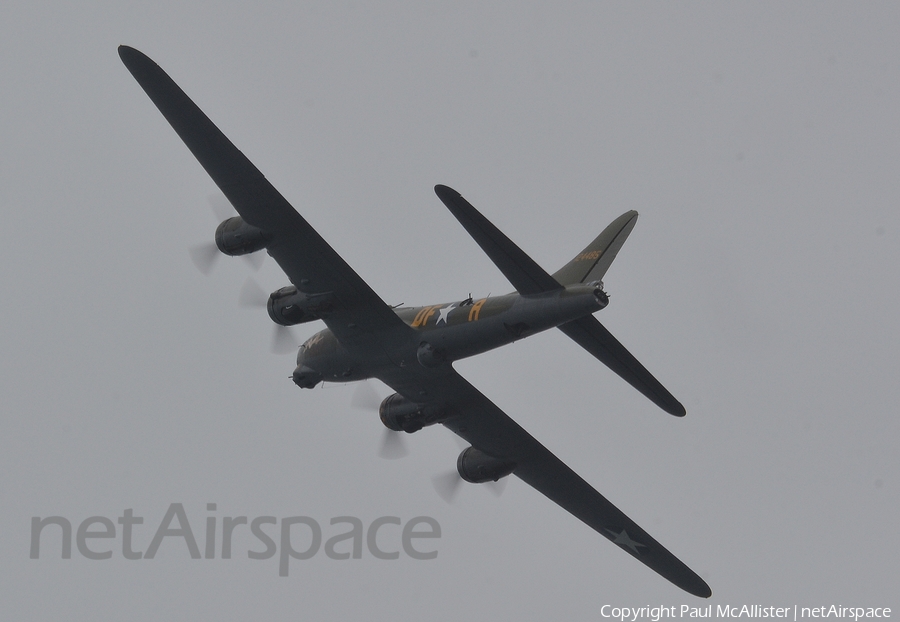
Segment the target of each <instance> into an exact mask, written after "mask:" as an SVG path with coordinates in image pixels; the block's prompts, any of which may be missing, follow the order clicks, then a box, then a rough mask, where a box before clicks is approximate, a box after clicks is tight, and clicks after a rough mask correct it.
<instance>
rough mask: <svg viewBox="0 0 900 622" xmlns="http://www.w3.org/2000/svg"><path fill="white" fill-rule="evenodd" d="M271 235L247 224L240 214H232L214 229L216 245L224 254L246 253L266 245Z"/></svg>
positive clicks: (233, 255)
mask: <svg viewBox="0 0 900 622" xmlns="http://www.w3.org/2000/svg"><path fill="white" fill-rule="evenodd" d="M271 239H272V236H271V235H269V234H268V233H265V232H264V231H263V230H262V229H258V228H257V227H254V226H253V225H248V224H247V223H245V222H244V219H243V218H241V217H240V216H232V217H231V218H228V219H227V220H223V221H222V223H221V224H220V225H219V226H218V228H217V229H216V246H217V247H218V248H219V250H220V251H222V252H223V253H225V254H226V255H231V256H232V257H235V256H237V255H247V254H249V253H253V252H256V251H258V250H261V249H263V248H265V247H266V244H268V243H269V240H271Z"/></svg>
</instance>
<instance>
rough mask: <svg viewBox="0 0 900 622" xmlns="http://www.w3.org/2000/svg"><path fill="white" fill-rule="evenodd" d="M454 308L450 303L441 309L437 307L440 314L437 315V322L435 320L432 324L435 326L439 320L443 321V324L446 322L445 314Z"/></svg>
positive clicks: (448, 313)
mask: <svg viewBox="0 0 900 622" xmlns="http://www.w3.org/2000/svg"><path fill="white" fill-rule="evenodd" d="M455 308H456V307H454V306H453V305H450V306H449V307H444V308H443V309H438V313H440V314H441V315H440V317H438V319H437V322H435V323H434V325H435V326H437V325H438V324H440V323H441V322H443V323H444V324H447V323H448V322H447V316H448V315H450V312H451V311H452V310H453V309H455Z"/></svg>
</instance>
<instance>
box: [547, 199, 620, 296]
mask: <svg viewBox="0 0 900 622" xmlns="http://www.w3.org/2000/svg"><path fill="white" fill-rule="evenodd" d="M637 217H638V213H637V212H636V211H634V210H631V211H630V212H625V213H624V214H622V215H621V216H619V217H618V218H616V219H615V220H614V221H612V222H611V223H609V226H607V227H606V229H604V230H603V232H602V233H601V234H600V235H598V236H597V237H596V238H594V241H593V242H591V243H590V244H588V245H587V247H586V248H585V249H584V250H583V251H581V252H580V253H578V254H577V255H576V256H575V258H574V259H572V261H570V262H569V263H567V264H566V265H565V266H563V267H562V268H560V269H559V270H558V271H557V272H556V273H555V274H553V278H554V279H556V280H557V281H558V282H559V283H560V284H561V285H563V286H566V285H575V284H576V283H590V282H592V281H599V280H602V279H603V275H605V274H606V271H607V270H608V269H609V266H610V265H611V264H612V262H613V259H615V258H616V254H617V253H618V252H619V249H620V248H622V245H623V244H624V243H625V240H626V239H627V238H628V234H630V233H631V230H632V229H634V225H635V223H637Z"/></svg>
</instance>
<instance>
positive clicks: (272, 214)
mask: <svg viewBox="0 0 900 622" xmlns="http://www.w3.org/2000/svg"><path fill="white" fill-rule="evenodd" d="M119 56H120V57H121V59H122V62H123V63H125V66H126V67H127V68H128V70H129V71H130V72H131V74H132V75H133V76H134V78H135V79H136V80H137V81H138V83H139V84H140V85H141V87H142V88H143V89H144V91H146V92H147V95H149V96H150V99H151V100H152V101H153V103H154V104H156V107H157V108H159V111H160V112H161V113H162V114H163V116H164V117H165V118H166V120H167V121H168V122H169V123H170V124H171V125H172V127H173V128H174V130H175V131H176V132H177V133H178V136H180V137H181V139H182V140H183V141H184V143H185V144H186V145H187V147H188V149H190V150H191V153H193V154H194V156H195V157H196V158H197V160H198V161H199V162H200V164H201V165H202V166H203V168H204V169H206V172H207V173H209V176H210V177H212V180H213V181H214V182H215V184H216V185H217V186H218V187H219V189H220V190H221V191H222V192H223V194H225V196H226V197H227V198H228V200H229V201H230V202H231V204H232V205H233V206H234V208H235V209H236V210H237V212H238V214H240V216H241V218H243V219H244V221H245V222H247V223H248V224H250V225H253V226H254V227H258V228H259V229H262V230H263V231H265V232H266V233H267V234H269V236H271V241H270V242H269V243H268V244H267V245H266V250H267V252H268V253H269V255H271V256H272V257H273V258H274V259H275V261H277V262H278V265H279V266H281V269H282V270H284V272H285V274H287V276H288V278H290V280H291V282H292V283H293V284H294V285H295V286H296V287H297V289H299V290H300V291H302V292H307V293H311V294H316V293H331V294H332V295H333V297H334V300H335V311H334V313H332V314H330V315H329V320H328V321H326V324H328V326H329V328H331V329H332V331H333V332H334V333H335V334H336V335H337V336H338V338H339V339H340V340H341V342H342V343H344V344H345V345H353V344H354V343H359V342H360V341H362V340H371V339H372V338H373V336H374V335H379V334H380V335H386V333H387V332H388V331H390V330H393V331H407V330H408V329H409V327H408V326H406V325H405V324H404V323H403V322H402V321H401V320H400V319H399V318H398V317H397V314H396V313H394V312H393V310H391V308H390V307H389V306H388V305H387V304H385V302H384V301H383V300H382V299H381V298H380V297H379V296H378V294H376V293H375V292H374V291H373V290H372V289H371V288H370V287H369V286H368V285H367V284H366V282H365V281H363V279H362V278H361V277H360V276H359V275H358V274H356V272H354V271H353V269H352V268H351V267H350V266H349V265H347V263H346V262H345V261H344V260H343V259H342V258H341V257H340V255H338V254H337V253H336V252H335V251H334V249H332V248H331V246H329V245H328V243H327V242H325V240H324V239H323V238H322V237H321V236H320V235H319V234H318V233H316V231H315V230H314V229H313V228H312V227H311V226H310V225H309V223H307V222H306V220H305V219H304V218H303V217H302V216H301V215H300V214H299V213H297V211H296V210H295V209H294V208H293V207H291V205H290V203H288V202H287V200H286V199H285V198H284V197H283V196H281V194H280V193H279V192H278V191H277V190H276V189H275V188H274V187H273V186H272V184H270V183H269V182H268V180H266V178H265V177H264V176H263V174H262V173H261V172H260V171H259V169H257V168H256V167H255V166H254V165H253V163H252V162H250V160H248V159H247V157H246V156H245V155H244V154H243V153H241V151H240V150H238V148H237V147H235V146H234V144H233V143H232V142H231V141H230V140H228V138H227V137H226V136H225V135H224V134H223V133H222V132H221V131H220V130H219V128H217V127H216V126H215V124H213V122H212V121H210V119H209V117H207V116H206V115H205V114H204V113H203V111H202V110H200V108H198V107H197V105H196V104H195V103H194V102H193V101H191V99H190V98H189V97H188V96H187V95H186V94H185V93H184V91H182V90H181V88H180V87H179V86H178V85H177V84H175V82H174V81H173V80H172V79H171V78H170V77H169V76H168V74H166V72H165V71H163V70H162V68H160V66H159V65H157V64H156V63H155V62H153V61H152V60H151V59H150V58H148V57H147V56H146V55H144V54H143V53H141V52H139V51H137V50H135V49H133V48H130V47H127V46H124V45H123V46H120V47H119Z"/></svg>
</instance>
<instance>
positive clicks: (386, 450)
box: [350, 382, 409, 460]
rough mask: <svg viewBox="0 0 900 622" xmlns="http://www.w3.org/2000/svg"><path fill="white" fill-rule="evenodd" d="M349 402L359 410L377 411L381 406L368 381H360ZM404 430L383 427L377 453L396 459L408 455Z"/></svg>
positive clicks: (379, 398)
mask: <svg viewBox="0 0 900 622" xmlns="http://www.w3.org/2000/svg"><path fill="white" fill-rule="evenodd" d="M350 404H351V405H352V406H353V407H354V408H358V409H360V410H368V411H370V412H372V411H375V412H377V411H378V407H379V406H381V397H379V395H378V393H377V392H376V391H375V389H374V388H373V387H372V385H371V384H369V383H368V382H360V383H359V384H358V385H357V386H356V390H354V391H353V399H352V401H351V402H350ZM403 434H405V433H404V432H395V431H394V430H389V429H388V428H385V429H384V434H382V435H381V444H380V445H379V447H378V455H379V457H381V458H385V459H387V460H396V459H398V458H404V457H406V456H408V455H409V448H408V447H407V446H406V440H405V439H404V438H403V436H402V435H403Z"/></svg>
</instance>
